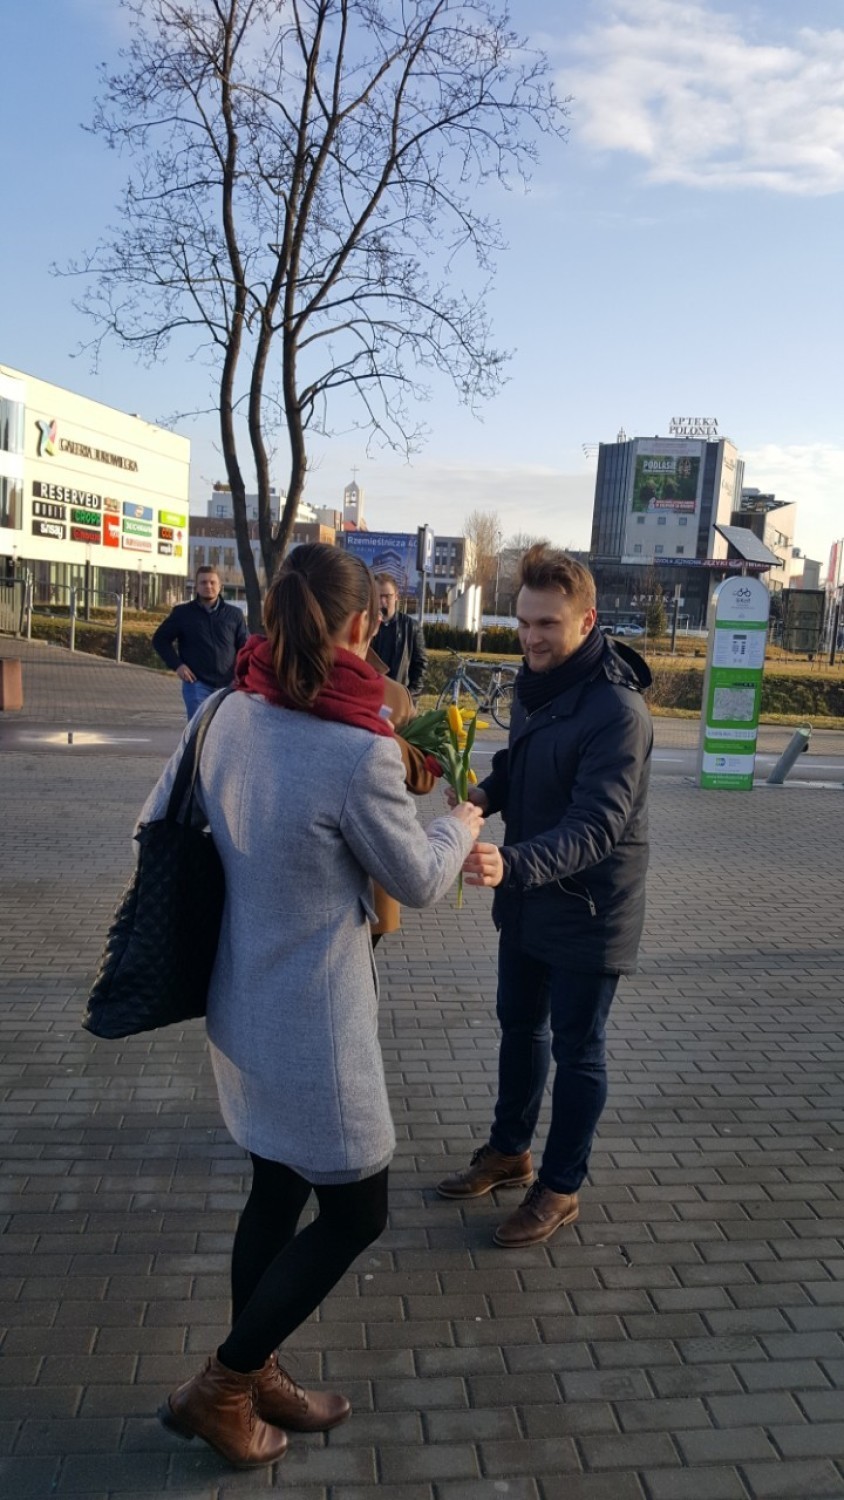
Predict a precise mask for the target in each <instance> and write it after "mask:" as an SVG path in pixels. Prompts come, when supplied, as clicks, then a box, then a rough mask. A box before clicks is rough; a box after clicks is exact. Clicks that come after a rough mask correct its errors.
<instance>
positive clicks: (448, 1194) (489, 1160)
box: [437, 1146, 533, 1198]
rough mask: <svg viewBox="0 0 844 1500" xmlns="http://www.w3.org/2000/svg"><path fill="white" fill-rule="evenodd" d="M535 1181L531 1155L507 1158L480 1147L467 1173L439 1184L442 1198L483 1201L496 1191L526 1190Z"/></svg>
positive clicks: (499, 1152)
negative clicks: (514, 1188)
mask: <svg viewBox="0 0 844 1500" xmlns="http://www.w3.org/2000/svg"><path fill="white" fill-rule="evenodd" d="M532 1181H533V1161H532V1160H531V1155H530V1152H529V1151H523V1152H522V1153H521V1155H520V1156H504V1155H503V1153H502V1152H501V1151H494V1150H493V1149H492V1146H479V1147H478V1149H477V1151H476V1152H475V1153H474V1154H473V1156H472V1160H471V1162H470V1163H469V1166H468V1167H467V1168H466V1170H465V1171H464V1172H456V1173H455V1174H454V1176H453V1177H444V1178H443V1180H442V1182H438V1183H437V1192H438V1193H439V1195H440V1197H441V1198H482V1197H483V1195H484V1193H491V1192H492V1189H493V1188H510V1187H526V1186H527V1184H528V1183H529V1182H532Z"/></svg>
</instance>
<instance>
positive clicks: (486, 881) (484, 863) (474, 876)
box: [463, 844, 504, 886]
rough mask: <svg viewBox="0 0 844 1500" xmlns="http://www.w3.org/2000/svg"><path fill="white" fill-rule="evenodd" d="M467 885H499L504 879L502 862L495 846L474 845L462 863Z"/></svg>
mask: <svg viewBox="0 0 844 1500" xmlns="http://www.w3.org/2000/svg"><path fill="white" fill-rule="evenodd" d="M463 874H464V876H465V878H466V884H467V885H491V886H495V885H500V884H501V882H502V880H503V879H504V861H503V859H502V858H501V850H500V849H499V847H498V845H497V844H476V845H475V847H474V849H472V850H470V852H469V854H467V856H466V858H465V860H464V861H463Z"/></svg>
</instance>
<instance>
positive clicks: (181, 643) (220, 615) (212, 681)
mask: <svg viewBox="0 0 844 1500" xmlns="http://www.w3.org/2000/svg"><path fill="white" fill-rule="evenodd" d="M220 588H221V584H220V575H219V573H218V572H217V569H216V568H210V567H205V568H197V571H196V597H195V598H194V599H191V600H190V602H189V603H188V604H177V605H176V607H175V609H172V610H171V611H170V613H169V615H168V616H167V619H166V620H163V621H162V623H161V624H160V625H159V627H158V629H157V630H156V632H155V635H154V636H153V638H152V644H153V649H154V650H155V651H157V652H158V655H159V656H160V657H161V660H162V661H163V662H164V664H165V666H167V667H169V668H170V670H171V672H175V673H176V676H177V677H179V678H180V679H181V683H182V697H183V698H184V700H185V709H186V710H187V716H188V718H189V719H192V718H193V716H194V714H195V713H196V710H197V709H198V708H199V705H200V703H203V702H204V701H205V699H206V698H208V697H210V695H211V694H212V693H216V691H217V689H218V688H221V687H228V685H229V683H230V682H231V680H232V678H233V677H234V664H235V659H236V657H237V653H238V651H239V650H240V648H241V646H244V645H245V644H246V641H247V639H248V636H249V632H248V630H247V629H246V621H245V619H244V617H243V612H242V611H241V610H239V609H237V608H235V606H234V605H233V604H227V603H226V601H225V599H222V598H221V597H220ZM174 644H175V645H176V646H177V647H178V654H177V652H176V651H175V650H174V649H173V647H174Z"/></svg>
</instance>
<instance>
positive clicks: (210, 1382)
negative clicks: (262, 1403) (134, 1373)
mask: <svg viewBox="0 0 844 1500" xmlns="http://www.w3.org/2000/svg"><path fill="white" fill-rule="evenodd" d="M256 1378H257V1377H256V1373H255V1372H254V1371H253V1372H252V1373H251V1374H249V1375H239V1374H238V1373H237V1372H236V1371H235V1370H227V1369H226V1367H225V1365H221V1364H220V1361H219V1360H218V1359H217V1358H216V1357H213V1356H212V1358H211V1359H209V1360H208V1363H207V1364H206V1366H205V1369H204V1370H201V1371H200V1373H199V1374H198V1375H194V1376H193V1378H192V1379H191V1380H187V1381H186V1382H185V1384H184V1385H180V1386H179V1387H178V1389H177V1390H175V1391H173V1393H172V1395H170V1396H169V1397H168V1398H167V1400H166V1401H165V1402H164V1405H163V1406H162V1407H160V1408H159V1412H158V1416H159V1420H160V1421H161V1422H163V1423H164V1426H165V1427H169V1428H170V1430H171V1432H176V1433H178V1434H179V1437H183V1438H188V1439H190V1438H194V1437H200V1438H202V1439H203V1440H204V1441H205V1442H206V1443H207V1444H208V1446H209V1447H210V1448H213V1449H214V1450H215V1452H216V1453H219V1454H220V1456H221V1457H222V1458H225V1459H227V1460H228V1462H229V1463H230V1464H233V1465H234V1467H235V1468H236V1469H257V1468H259V1467H261V1466H262V1465H263V1464H274V1463H275V1462H276V1461H277V1459H279V1458H283V1457H284V1454H285V1453H286V1451H287V1438H286V1436H285V1434H284V1433H283V1432H279V1430H278V1428H277V1427H270V1426H269V1425H268V1423H266V1422H262V1421H261V1418H260V1417H259V1416H258V1413H257V1411H256V1409H255V1384H256Z"/></svg>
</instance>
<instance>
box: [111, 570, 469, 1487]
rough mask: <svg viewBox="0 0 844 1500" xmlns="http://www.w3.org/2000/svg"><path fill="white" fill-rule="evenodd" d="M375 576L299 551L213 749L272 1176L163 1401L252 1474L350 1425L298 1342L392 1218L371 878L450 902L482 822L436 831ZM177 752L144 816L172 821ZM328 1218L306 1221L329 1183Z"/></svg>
mask: <svg viewBox="0 0 844 1500" xmlns="http://www.w3.org/2000/svg"><path fill="white" fill-rule="evenodd" d="M376 603H377V601H376V597H375V591H374V584H373V580H372V576H371V574H370V573H369V571H368V569H367V568H366V567H365V566H364V565H363V563H362V562H361V561H360V560H359V559H357V558H355V557H353V556H352V555H351V554H348V553H346V552H343V551H341V550H340V549H338V548H335V547H328V546H323V545H320V544H314V545H309V546H301V547H298V548H296V549H295V550H294V551H293V552H292V553H291V554H290V557H289V558H288V559H287V561H286V562H285V564H284V566H283V568H282V570H281V573H280V574H279V575H278V577H277V579H276V580H275V582H274V583H273V585H272V587H271V588H270V590H269V592H268V595H267V600H266V605H265V612H264V615H265V624H266V629H267V638H266V639H264V638H263V637H258V636H253V637H252V638H251V640H250V641H249V642H248V644H247V646H246V647H245V648H244V650H243V651H242V652H241V655H240V657H239V659H238V670H237V679H236V686H237V688H238V689H239V691H236V692H234V693H232V694H231V695H230V696H229V697H228V698H227V699H226V700H225V701H224V702H223V703H221V704H220V706H219V708H218V711H217V713H216V714H215V716H214V718H213V720H212V722H211V724H210V725H209V729H208V734H207V738H206V741H205V744H204V746H203V751H202V762H201V771H200V789H199V790H200V799H201V806H202V810H203V812H204V814H205V816H206V817H207V820H208V823H209V825H210V829H211V833H212V835H213V838H214V842H215V845H216V847H217V849H218V851H219V854H220V858H221V860H222V863H223V868H224V871H225V879H226V901H225V909H224V912H223V922H222V931H221V935H220V944H219V949H218V953H217V959H216V964H215V968H214V973H213V977H212V981H211V988H210V993H209V999H208V1016H207V1026H208V1038H209V1044H210V1049H211V1059H212V1063H213V1067H214V1074H215V1077H216V1081H217V1087H218V1091H219V1096H220V1107H221V1109H222V1113H223V1118H224V1119H225V1122H226V1125H227V1126H228V1128H229V1130H230V1132H231V1134H232V1136H233V1137H234V1139H235V1140H236V1141H237V1142H238V1144H239V1145H241V1146H243V1147H244V1148H245V1149H246V1150H247V1151H249V1153H250V1155H251V1157H252V1163H253V1183H252V1188H251V1192H250V1196H249V1199H248V1201H247V1203H246V1206H245V1208H244V1211H243V1214H242V1217H241V1219H240V1223H239V1225H238V1229H237V1233H236V1236H235V1242H234V1249H233V1256H232V1302H233V1322H232V1328H231V1332H230V1333H229V1335H228V1337H227V1338H226V1339H225V1341H224V1342H223V1343H222V1344H221V1345H220V1347H219V1349H218V1350H217V1352H216V1355H214V1356H212V1357H211V1358H210V1359H209V1360H208V1362H207V1364H206V1365H205V1367H204V1369H203V1370H202V1371H201V1372H200V1373H199V1374H198V1375H196V1376H194V1378H193V1379H192V1380H189V1381H188V1382H187V1383H186V1384H185V1385H183V1386H181V1387H180V1388H179V1389H178V1390H176V1391H174V1392H173V1393H172V1395H171V1396H170V1397H169V1399H168V1401H167V1402H166V1403H165V1405H164V1406H163V1407H162V1409H161V1413H160V1415H161V1418H162V1420H163V1421H164V1422H165V1423H166V1425H167V1426H168V1427H170V1428H172V1429H174V1430H175V1431H177V1432H178V1433H180V1434H181V1435H182V1436H185V1437H193V1436H200V1437H202V1438H204V1439H205V1440H206V1442H208V1443H210V1444H211V1446H212V1447H214V1448H215V1449H216V1450H217V1451H218V1452H220V1453H221V1454H222V1455H223V1456H224V1457H226V1458H227V1459H229V1460H230V1461H231V1462H233V1463H236V1464H238V1465H239V1466H245V1467H251V1466H253V1465H258V1464H265V1463H272V1462H274V1461H275V1460H276V1459H278V1458H280V1457H281V1456H282V1454H283V1453H284V1451H285V1448H286V1446H287V1438H286V1435H285V1431H284V1429H288V1430H298V1431H317V1430H323V1429H326V1428H328V1427H333V1426H334V1425H335V1424H336V1423H337V1422H339V1421H342V1420H343V1419H344V1417H346V1416H348V1414H349V1411H350V1406H349V1402H348V1401H347V1400H346V1398H345V1397H344V1396H342V1395H339V1394H334V1393H317V1392H314V1391H303V1390H301V1389H300V1388H299V1387H298V1386H296V1385H295V1384H294V1382H293V1381H292V1380H291V1379H290V1377H289V1376H288V1375H287V1374H286V1372H285V1371H284V1370H283V1368H282V1367H281V1365H280V1364H279V1363H278V1359H277V1356H276V1351H277V1349H278V1347H279V1345H280V1344H281V1343H282V1342H283V1341H284V1339H285V1338H287V1337H288V1335H289V1334H290V1333H292V1332H293V1330H294V1329H295V1328H297V1327H298V1326H299V1324H300V1323H302V1322H303V1321H304V1320H305V1319H306V1318H307V1317H308V1316H309V1315H310V1313H311V1312H313V1310H314V1308H315V1307H316V1306H317V1305H318V1304H319V1303H320V1302H321V1301H322V1299H323V1298H324V1297H325V1296H326V1294H327V1293H328V1292H329V1291H330V1290H331V1288H332V1287H333V1286H334V1285H335V1284H336V1282H337V1281H338V1280H339V1279H340V1277H341V1276H342V1275H343V1273H344V1272H345V1271H346V1269H347V1268H348V1266H349V1265H350V1264H351V1262H352V1261H353V1260H354V1259H355V1257H356V1256H357V1255H359V1254H360V1253H361V1252H362V1251H363V1250H364V1249H365V1248H366V1246H367V1245H368V1244H370V1243H371V1242H372V1240H373V1239H375V1238H377V1236H378V1235H379V1234H381V1232H382V1230H383V1229H384V1226H385V1223H386V1215H387V1167H388V1163H389V1161H390V1158H391V1156H392V1152H393V1148H394V1145H395V1136H394V1132H393V1124H392V1120H391V1117H390V1109H389V1104H388V1100H387V1090H386V1085H385V1081H384V1069H383V1064H382V1059H381V1052H380V1048H379V1044H378V1035H377V1022H378V1016H377V1010H378V987H377V978H376V972H375V966H374V962H373V957H372V945H371V940H370V935H369V918H370V916H371V915H372V903H371V881H372V880H373V879H374V880H377V881H378V882H379V884H381V885H382V886H383V887H384V888H385V889H386V890H387V891H388V892H389V894H390V895H392V896H394V897H396V898H397V899H398V900H399V901H401V902H402V903H403V904H404V905H406V906H411V907H422V906H426V905H428V904H429V903H431V902H433V901H436V900H437V899H438V898H439V897H440V896H442V895H443V894H444V892H445V891H446V890H447V889H448V887H449V886H450V885H451V884H452V882H453V881H454V879H455V878H456V876H457V874H458V871H459V870H460V867H461V865H462V863H463V860H464V859H465V858H466V856H467V854H468V852H469V850H470V849H471V847H472V844H473V843H474V840H475V838H476V837H477V834H478V832H479V831H480V824H481V815H480V813H479V812H478V810H477V809H476V808H475V807H474V806H472V805H470V804H469V803H464V804H462V805H461V806H458V807H456V808H454V809H453V811H451V812H449V813H447V814H445V815H444V816H441V817H439V818H436V819H435V820H434V821H433V822H432V823H431V824H430V825H429V826H428V828H427V829H424V830H423V829H422V827H421V826H420V824H419V823H418V822H417V819H416V814H415V811H414V808H413V803H412V801H411V798H410V797H409V796H408V793H407V791H406V789H405V778H404V768H403V764H402V759H401V756H400V754H399V750H398V746H397V745H396V743H395V738H394V735H393V730H392V727H391V725H390V723H389V718H388V717H385V716H384V714H383V709H382V705H383V684H382V682H381V679H380V677H379V675H378V673H377V672H376V671H375V670H374V669H373V668H372V667H370V666H369V665H367V663H366V662H365V661H364V657H365V655H366V651H367V648H368V644H369V637H370V633H371V621H372V620H373V619H374V618H375V610H376ZM178 760H179V754H177V755H176V756H174V757H173V760H172V761H171V762H170V765H169V766H168V767H167V769H166V770H165V772H164V774H163V776H162V778H161V780H160V781H159V783H158V785H157V786H156V788H155V790H154V791H153V793H152V795H151V797H150V799H149V801H148V802H147V805H146V807H145V808H144V811H143V813H142V815H141V821H148V820H149V819H151V818H155V817H158V816H161V814H162V812H163V809H164V807H165V804H166V801H167V797H168V793H169V790H170V786H171V784H172V780H173V776H174V774H175V769H176V766H177V764H178ZM312 1190H313V1192H314V1193H315V1195H316V1198H317V1201H318V1205H319V1215H318V1217H317V1218H316V1219H315V1220H314V1221H313V1222H312V1223H310V1224H308V1225H307V1226H306V1227H305V1228H303V1229H302V1230H301V1231H299V1232H297V1227H298V1222H299V1218H300V1215H301V1213H302V1210H303V1209H304V1207H305V1204H306V1202H307V1200H308V1197H309V1195H310V1193H311V1191H312Z"/></svg>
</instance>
